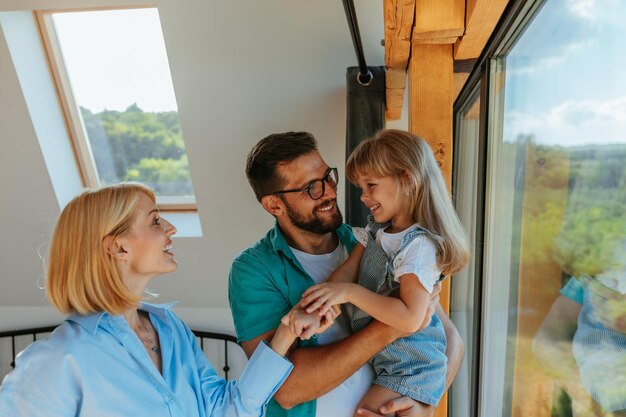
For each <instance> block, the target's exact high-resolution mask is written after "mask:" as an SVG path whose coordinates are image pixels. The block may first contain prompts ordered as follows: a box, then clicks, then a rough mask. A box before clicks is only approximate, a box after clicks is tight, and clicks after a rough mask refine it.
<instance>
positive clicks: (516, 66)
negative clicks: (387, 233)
mask: <svg viewBox="0 0 626 417" xmlns="http://www.w3.org/2000/svg"><path fill="white" fill-rule="evenodd" d="M625 15H626V2H619V1H610V0H609V1H603V2H598V1H573V0H570V1H565V0H551V1H546V2H545V4H544V5H543V7H542V8H541V9H540V10H539V12H538V14H537V16H536V17H535V18H534V20H533V21H532V22H531V24H530V25H529V26H528V27H527V28H526V30H525V31H524V33H522V34H521V36H520V38H519V39H518V40H517V42H516V44H515V45H514V46H513V47H512V49H511V50H510V51H509V52H508V54H507V55H506V56H503V57H498V58H497V59H496V60H494V63H493V64H494V65H493V68H494V72H493V73H492V74H491V75H492V84H491V86H490V90H491V96H492V97H493V103H495V104H496V106H498V107H496V108H495V109H492V111H494V112H495V114H496V117H491V120H492V126H491V127H490V132H492V134H491V135H490V137H489V146H490V149H491V154H490V160H489V166H490V176H491V178H490V181H491V183H490V184H491V185H490V188H489V194H488V207H489V210H488V213H487V215H488V216H490V217H491V218H490V219H488V228H489V229H490V235H489V236H490V239H491V241H490V243H489V246H490V250H489V253H488V257H489V258H490V259H489V260H488V261H487V262H486V265H487V266H486V268H487V269H486V276H485V280H486V281H485V286H486V292H485V293H486V296H485V303H486V304H485V305H486V313H485V321H484V326H485V333H484V335H483V343H484V345H483V359H482V365H481V366H482V369H483V374H484V375H485V376H484V377H483V382H486V384H485V385H484V386H488V387H489V390H491V391H490V393H489V395H488V394H484V396H483V398H484V401H483V404H482V409H481V415H483V416H489V417H491V416H496V415H502V416H515V417H518V416H519V417H522V416H540V417H543V416H546V417H548V416H549V417H569V416H572V417H586V416H623V415H626V411H625V410H626V272H625V270H626V268H625V263H626V211H625V210H624V207H625V206H626V83H624V82H623V76H622V75H621V72H622V70H621V68H623V67H624V65H626V53H625V52H626V51H624V42H623V39H626V25H624V24H623V19H622V17H623V16H625ZM498 114H499V115H500V117H499V118H498V117H497V115H498ZM499 123H501V124H499ZM503 281H506V282H503ZM504 339H505V340H504ZM485 352H490V353H493V354H492V355H485Z"/></svg>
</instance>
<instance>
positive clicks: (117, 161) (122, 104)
mask: <svg viewBox="0 0 626 417" xmlns="http://www.w3.org/2000/svg"><path fill="white" fill-rule="evenodd" d="M38 20H39V23H40V27H41V32H42V35H43V38H44V42H45V44H46V49H47V51H48V57H49V59H50V66H51V68H52V71H53V74H54V76H55V81H56V83H57V89H58V91H59V95H60V98H61V103H62V105H63V110H64V112H65V115H66V122H67V125H68V130H69V133H70V136H71V137H72V140H73V146H74V150H75V154H76V159H77V161H78V165H79V168H80V172H81V175H82V180H83V184H84V185H85V186H90V187H93V186H98V185H106V184H112V183H116V182H120V181H139V182H142V183H145V184H147V185H149V186H150V187H152V188H153V189H154V190H155V191H156V194H157V198H158V202H159V205H160V206H161V208H162V209H183V210H185V209H194V208H195V199H194V194H193V187H192V183H191V177H190V173H189V164H188V161H187V153H186V150H185V144H184V142H183V137H182V133H181V127H180V121H179V118H178V112H177V105H176V100H175V97H174V90H173V86H172V80H171V76H170V72H169V65H168V61H167V54H166V51H165V44H164V41H163V35H162V33H161V27H160V23H159V16H158V11H157V9H155V8H138V9H122V10H92V11H78V12H75V11H74V12H38Z"/></svg>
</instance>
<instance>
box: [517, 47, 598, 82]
mask: <svg viewBox="0 0 626 417" xmlns="http://www.w3.org/2000/svg"><path fill="white" fill-rule="evenodd" d="M598 43H599V42H598V41H597V40H595V39H588V40H585V41H577V42H571V43H569V44H566V45H562V46H561V45H559V46H558V48H557V47H554V48H550V49H544V50H541V49H536V50H535V51H534V54H533V55H530V57H532V58H533V59H528V57H524V56H522V57H521V59H519V58H518V59H517V60H516V61H515V62H514V65H512V68H510V69H508V70H507V72H508V73H509V74H510V75H522V74H525V75H530V74H536V73H540V72H545V71H548V70H551V69H554V68H557V67H558V66H559V65H560V64H562V63H563V62H565V60H566V59H567V58H569V57H570V56H572V55H574V54H576V53H578V52H579V51H583V50H584V49H589V48H593V47H594V46H596V45H598ZM539 54H541V55H539ZM512 57H514V56H512ZM509 59H510V58H509Z"/></svg>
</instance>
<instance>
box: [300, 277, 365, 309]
mask: <svg viewBox="0 0 626 417" xmlns="http://www.w3.org/2000/svg"><path fill="white" fill-rule="evenodd" d="M353 285H356V284H350V283H345V282H325V283H323V284H317V285H313V286H312V287H309V288H308V289H307V290H306V291H305V292H304V294H302V301H300V306H302V307H303V308H306V312H307V313H312V312H313V311H315V310H318V311H319V315H320V316H323V315H325V314H326V313H327V312H328V310H330V308H331V307H332V306H333V305H335V304H343V303H347V302H349V301H350V300H349V294H350V289H351V286H353Z"/></svg>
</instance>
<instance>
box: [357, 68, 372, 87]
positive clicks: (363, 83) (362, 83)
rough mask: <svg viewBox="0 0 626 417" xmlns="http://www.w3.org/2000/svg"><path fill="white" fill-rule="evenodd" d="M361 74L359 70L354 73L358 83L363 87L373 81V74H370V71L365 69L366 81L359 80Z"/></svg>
mask: <svg viewBox="0 0 626 417" xmlns="http://www.w3.org/2000/svg"><path fill="white" fill-rule="evenodd" d="M362 75H363V74H361V73H360V72H357V73H356V81H357V82H358V83H359V84H361V85H362V86H363V87H368V86H369V85H370V84H371V83H372V81H374V75H373V74H372V71H370V70H367V74H366V76H367V81H361V76H362Z"/></svg>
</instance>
